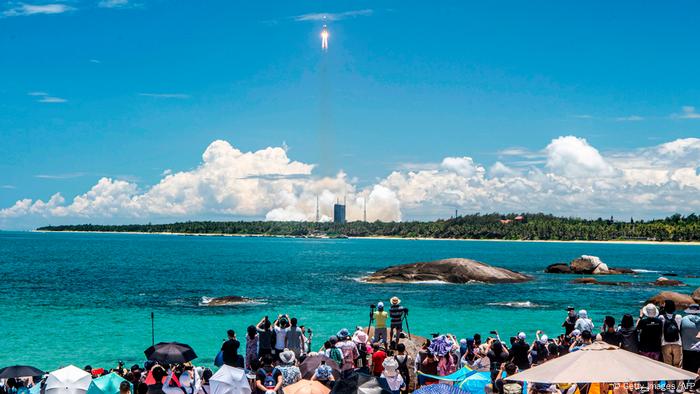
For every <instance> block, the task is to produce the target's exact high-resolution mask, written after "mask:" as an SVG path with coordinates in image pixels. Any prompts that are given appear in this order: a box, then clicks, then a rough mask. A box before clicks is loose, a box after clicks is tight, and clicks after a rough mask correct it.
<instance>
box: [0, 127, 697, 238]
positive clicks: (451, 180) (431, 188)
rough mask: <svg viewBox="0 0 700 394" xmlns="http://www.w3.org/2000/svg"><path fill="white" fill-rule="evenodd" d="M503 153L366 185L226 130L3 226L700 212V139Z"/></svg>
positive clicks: (574, 144) (23, 204) (569, 142)
mask: <svg viewBox="0 0 700 394" xmlns="http://www.w3.org/2000/svg"><path fill="white" fill-rule="evenodd" d="M504 148H507V147H504ZM503 152H504V155H503V156H504V157H506V158H505V159H503V160H502V161H498V162H496V163H495V164H493V165H492V166H490V167H489V168H487V167H485V166H483V165H481V164H478V163H476V162H475V161H474V160H473V159H472V158H471V157H468V156H463V157H446V158H444V159H442V160H441V161H439V164H434V165H429V166H426V167H425V168H427V169H424V170H415V171H409V170H397V171H394V172H392V173H390V174H389V175H388V176H386V178H383V179H381V180H379V181H378V182H377V183H376V184H374V185H370V186H368V187H364V188H358V187H357V185H355V184H354V183H353V182H351V181H350V180H349V177H348V176H347V175H346V174H345V173H343V172H340V173H338V174H336V175H335V176H332V177H317V176H314V174H313V172H314V165H313V164H309V163H302V162H299V161H293V160H292V159H290V158H289V157H288V156H287V152H286V151H285V149H283V148H281V147H269V148H265V149H261V150H258V151H255V152H241V151H240V150H238V149H236V148H235V147H233V146H232V145H231V144H230V143H229V142H226V141H221V140H217V141H214V142H212V143H211V144H210V145H209V146H208V147H207V149H206V150H205V151H204V154H203V155H202V163H201V164H200V165H199V166H198V167H197V168H195V169H193V170H191V171H182V172H167V173H165V175H164V177H163V178H162V179H161V180H160V182H159V183H157V184H156V185H154V186H152V187H150V188H148V189H146V190H142V189H140V188H139V186H138V185H137V184H136V183H133V182H128V181H124V180H115V179H111V178H101V179H99V180H98V181H97V183H96V184H95V185H94V186H93V187H92V188H91V189H90V190H89V191H87V192H86V193H84V194H81V195H78V196H75V197H74V198H73V199H72V200H70V201H68V200H67V199H66V198H65V197H64V196H62V195H60V194H58V193H57V194H54V195H53V196H51V198H50V199H49V200H48V201H43V200H40V199H39V200H32V199H23V200H19V201H17V202H16V203H15V204H14V205H13V206H11V207H8V208H4V209H0V224H1V225H3V226H4V227H22V226H23V225H22V223H36V222H37V219H39V221H40V222H43V221H45V219H52V221H54V222H55V221H56V220H58V219H59V218H60V221H61V222H73V223H82V222H88V221H89V222H93V223H99V222H110V223H114V222H120V223H128V222H144V221H148V220H157V219H158V218H182V219H183V220H195V219H197V218H201V217H212V216H215V217H218V218H222V217H224V218H225V217H231V218H237V219H240V218H246V217H250V218H261V217H264V218H265V219H267V220H296V221H304V220H306V221H312V220H315V219H316V198H317V196H318V200H319V206H320V215H321V220H330V219H331V217H332V205H333V204H334V203H335V202H336V200H337V199H340V200H343V199H344V198H346V199H347V202H348V208H347V216H348V220H362V218H363V207H364V200H365V199H366V200H367V220H369V221H375V220H381V221H397V220H402V219H404V218H415V217H423V218H426V217H432V218H434V217H445V216H448V215H449V213H450V212H451V211H452V210H453V209H455V208H459V209H460V211H461V212H494V211H498V212H536V211H541V212H551V213H555V214H563V215H571V216H583V217H593V216H600V215H603V216H605V215H610V214H616V215H627V216H635V217H640V216H641V217H644V216H647V217H648V216H660V215H667V214H672V213H675V212H680V213H689V212H693V211H700V175H699V174H698V167H700V139H698V138H686V139H678V140H674V141H671V142H667V143H664V144H661V145H656V146H651V147H648V148H643V149H638V150H633V151H623V152H611V153H606V154H603V153H601V152H599V151H598V150H597V149H596V148H595V147H593V146H591V145H590V144H589V143H588V142H587V141H586V140H585V139H583V138H578V137H575V136H563V137H559V138H556V139H554V140H552V141H551V142H550V143H549V144H548V145H547V146H546V147H544V148H543V149H542V150H540V151H535V152H528V151H525V150H522V149H512V148H510V149H506V150H504V151H503ZM164 164H165V163H164ZM42 218H43V219H44V220H42Z"/></svg>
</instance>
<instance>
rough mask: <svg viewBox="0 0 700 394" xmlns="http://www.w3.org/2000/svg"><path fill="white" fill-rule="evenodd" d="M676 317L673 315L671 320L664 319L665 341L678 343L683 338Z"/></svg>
mask: <svg viewBox="0 0 700 394" xmlns="http://www.w3.org/2000/svg"><path fill="white" fill-rule="evenodd" d="M676 316H677V315H673V316H672V317H671V318H670V319H664V341H666V342H677V341H678V340H679V339H680V338H681V334H680V330H679V329H678V323H677V322H676Z"/></svg>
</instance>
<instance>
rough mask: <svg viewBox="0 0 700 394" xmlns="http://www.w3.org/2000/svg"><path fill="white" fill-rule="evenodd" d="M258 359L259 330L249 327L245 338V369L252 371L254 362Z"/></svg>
mask: <svg viewBox="0 0 700 394" xmlns="http://www.w3.org/2000/svg"><path fill="white" fill-rule="evenodd" d="M257 359H258V329H257V328H255V326H248V332H247V334H246V336H245V368H247V369H251V365H253V362H254V361H255V360H257Z"/></svg>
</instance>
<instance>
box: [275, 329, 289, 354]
mask: <svg viewBox="0 0 700 394" xmlns="http://www.w3.org/2000/svg"><path fill="white" fill-rule="evenodd" d="M287 331H288V329H287V328H282V327H275V335H276V337H277V339H276V341H275V349H277V350H284V339H285V338H286V337H287Z"/></svg>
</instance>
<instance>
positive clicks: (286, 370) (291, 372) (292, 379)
mask: <svg viewBox="0 0 700 394" xmlns="http://www.w3.org/2000/svg"><path fill="white" fill-rule="evenodd" d="M277 369H279V371H280V372H282V387H287V386H289V385H290V384H294V383H296V382H298V381H299V380H301V371H300V370H299V367H297V366H294V365H280V366H278V367H277Z"/></svg>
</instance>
